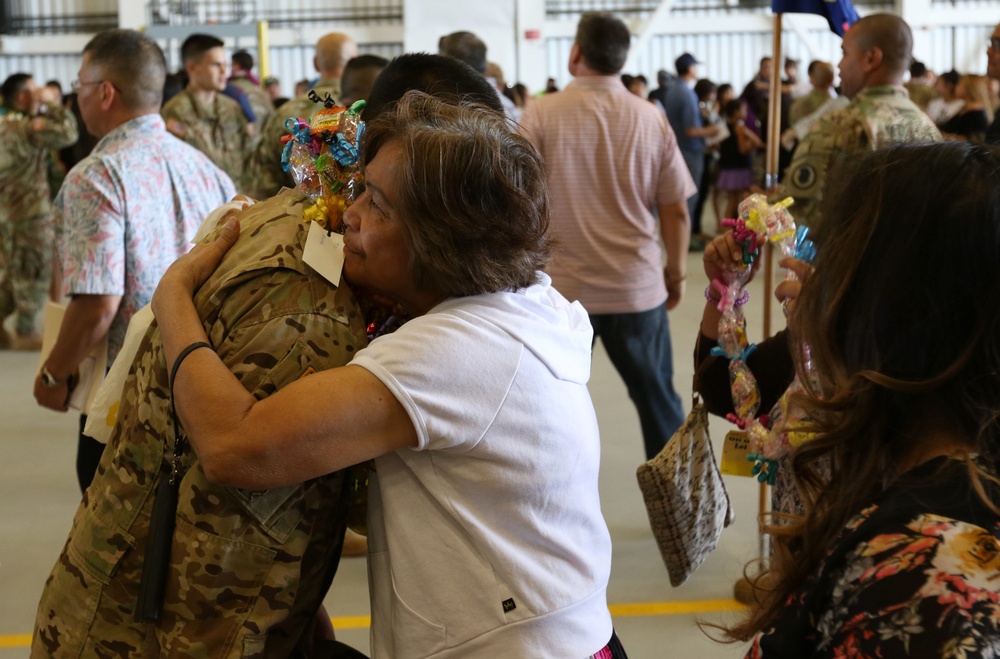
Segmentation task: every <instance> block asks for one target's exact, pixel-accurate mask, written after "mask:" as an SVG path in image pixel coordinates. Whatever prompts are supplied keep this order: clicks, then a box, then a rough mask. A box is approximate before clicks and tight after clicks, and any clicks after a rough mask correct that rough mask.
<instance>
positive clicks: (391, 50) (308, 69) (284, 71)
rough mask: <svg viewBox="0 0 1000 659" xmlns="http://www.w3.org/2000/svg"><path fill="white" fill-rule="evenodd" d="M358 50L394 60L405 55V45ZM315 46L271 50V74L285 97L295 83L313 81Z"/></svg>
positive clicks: (361, 48) (384, 45)
mask: <svg viewBox="0 0 1000 659" xmlns="http://www.w3.org/2000/svg"><path fill="white" fill-rule="evenodd" d="M358 50H359V51H360V52H361V53H362V54H370V55H379V56H381V57H384V58H386V59H392V58H393V57H396V56H397V55H402V54H403V44H401V43H382V44H371V43H367V44H361V45H360V46H359V47H358ZM313 52H314V48H313V46H282V47H274V48H271V49H270V55H271V74H272V75H275V76H277V77H278V80H279V81H280V82H281V93H282V95H283V96H291V95H292V93H293V91H294V90H295V83H296V82H297V81H299V80H303V79H307V80H313V79H314V78H315V77H316V69H315V68H314V67H313Z"/></svg>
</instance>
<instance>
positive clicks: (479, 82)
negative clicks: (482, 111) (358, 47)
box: [363, 53, 503, 121]
mask: <svg viewBox="0 0 1000 659" xmlns="http://www.w3.org/2000/svg"><path fill="white" fill-rule="evenodd" d="M412 89H415V90H418V91H422V92H425V93H427V94H430V95H432V96H436V97H438V98H443V99H451V100H452V101H458V100H461V99H467V100H470V101H473V102H476V103H480V104H482V105H485V106H487V107H489V108H491V109H493V110H496V111H497V112H500V113H503V105H502V104H501V103H500V97H499V96H497V91H496V89H494V88H493V85H491V84H490V83H489V82H487V81H486V78H484V77H483V76H482V75H480V74H479V73H478V72H477V71H475V70H474V69H473V68H472V67H470V66H469V65H468V64H466V63H464V62H460V61H459V60H457V59H455V58H453V57H446V56H444V55H431V54H429V53H408V54H406V55H400V56H399V57H396V58H395V59H393V60H392V61H390V62H389V64H388V66H386V67H385V69H383V70H382V73H380V74H379V76H378V78H376V79H375V85H374V86H373V87H372V93H371V95H370V96H369V98H368V99H367V101H368V104H367V105H366V106H365V111H364V115H363V116H364V119H365V121H371V120H372V119H375V118H376V117H377V116H378V115H379V114H381V113H382V112H383V111H384V110H385V109H386V108H387V107H388V106H389V105H391V104H392V103H394V102H396V101H398V100H399V99H401V98H402V97H403V94H405V93H406V92H407V91H409V90H412Z"/></svg>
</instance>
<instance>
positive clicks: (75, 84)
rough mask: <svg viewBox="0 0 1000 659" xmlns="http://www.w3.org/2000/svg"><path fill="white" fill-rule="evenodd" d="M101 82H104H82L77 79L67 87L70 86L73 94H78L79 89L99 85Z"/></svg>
mask: <svg viewBox="0 0 1000 659" xmlns="http://www.w3.org/2000/svg"><path fill="white" fill-rule="evenodd" d="M102 82H104V81H103V80H88V81H87V82H84V81H82V80H80V79H79V78H77V79H76V80H74V81H73V82H71V83H69V86H70V89H72V90H73V91H75V92H78V91H80V88H81V87H84V86H86V85H99V84H101V83H102Z"/></svg>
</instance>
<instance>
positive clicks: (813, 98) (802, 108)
mask: <svg viewBox="0 0 1000 659" xmlns="http://www.w3.org/2000/svg"><path fill="white" fill-rule="evenodd" d="M831 98H833V96H830V93H829V92H826V91H824V90H822V89H812V90H810V91H809V93H808V94H805V95H804V96H800V97H799V98H797V99H795V100H794V101H792V105H791V108H790V109H789V110H788V122H789V124H792V125H794V124H796V123H798V122H799V121H801V120H802V119H805V118H806V117H808V116H809V115H811V114H812V113H813V112H815V111H816V110H818V109H820V108H821V107H822V106H823V104H824V103H826V102H827V101H829V100H830V99H831Z"/></svg>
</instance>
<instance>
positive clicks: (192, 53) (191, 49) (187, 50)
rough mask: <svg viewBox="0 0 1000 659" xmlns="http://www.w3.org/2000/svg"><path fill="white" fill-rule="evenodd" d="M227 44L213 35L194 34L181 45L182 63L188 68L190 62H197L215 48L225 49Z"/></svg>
mask: <svg viewBox="0 0 1000 659" xmlns="http://www.w3.org/2000/svg"><path fill="white" fill-rule="evenodd" d="M225 45H226V44H225V42H223V41H222V39H220V38H218V37H213V36H212V35H211V34H192V35H191V36H189V37H188V38H187V39H185V40H184V43H183V44H181V62H182V63H183V64H184V65H185V66H187V65H188V64H189V63H190V62H197V61H198V60H200V59H201V58H202V56H203V55H204V54H205V53H207V52H208V51H210V50H212V49H213V48H224V47H225Z"/></svg>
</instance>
